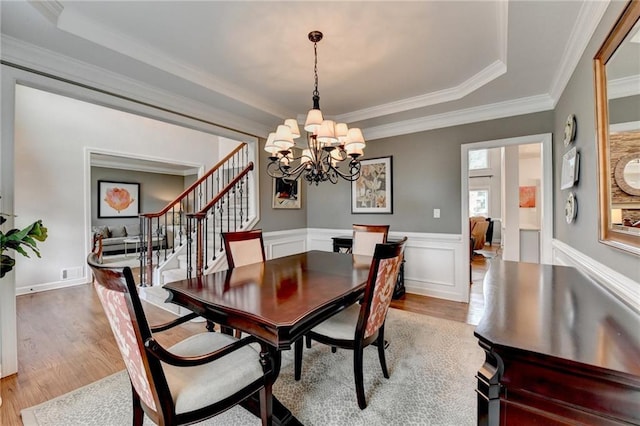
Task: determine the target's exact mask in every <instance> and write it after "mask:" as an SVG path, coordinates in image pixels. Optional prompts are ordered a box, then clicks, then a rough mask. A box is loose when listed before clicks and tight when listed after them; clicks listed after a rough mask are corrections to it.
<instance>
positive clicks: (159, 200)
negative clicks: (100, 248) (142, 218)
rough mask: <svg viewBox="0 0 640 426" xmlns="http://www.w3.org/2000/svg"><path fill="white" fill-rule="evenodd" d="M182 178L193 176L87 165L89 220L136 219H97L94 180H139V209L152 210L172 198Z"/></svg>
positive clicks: (181, 186)
mask: <svg viewBox="0 0 640 426" xmlns="http://www.w3.org/2000/svg"><path fill="white" fill-rule="evenodd" d="M185 179H189V181H193V177H183V176H177V175H168V174H162V173H149V172H137V171H133V170H120V169H112V168H106V167H91V224H92V225H115V224H125V223H138V219H134V218H127V219H100V218H98V204H97V203H98V200H97V193H98V180H108V181H115V182H132V183H139V184H140V195H141V197H140V212H141V213H153V212H157V211H159V210H161V209H162V208H163V207H165V206H166V205H167V204H168V203H169V202H170V201H171V200H173V199H175V198H176V197H177V196H178V195H180V193H181V192H182V191H184V188H185Z"/></svg>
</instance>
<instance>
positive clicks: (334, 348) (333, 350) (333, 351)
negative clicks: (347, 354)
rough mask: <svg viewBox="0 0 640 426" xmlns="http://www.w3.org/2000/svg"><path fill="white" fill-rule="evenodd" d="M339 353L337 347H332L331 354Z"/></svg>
mask: <svg viewBox="0 0 640 426" xmlns="http://www.w3.org/2000/svg"><path fill="white" fill-rule="evenodd" d="M337 351H338V348H336V347H335V346H331V353H333V354H335V353H336V352H337Z"/></svg>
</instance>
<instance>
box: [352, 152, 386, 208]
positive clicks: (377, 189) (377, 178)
mask: <svg viewBox="0 0 640 426" xmlns="http://www.w3.org/2000/svg"><path fill="white" fill-rule="evenodd" d="M392 159H393V157H392V156H389V157H380V158H368V159H366V160H361V161H360V166H361V169H360V177H358V179H356V180H355V181H353V182H351V213H387V214H390V213H393V180H392V170H391V167H392Z"/></svg>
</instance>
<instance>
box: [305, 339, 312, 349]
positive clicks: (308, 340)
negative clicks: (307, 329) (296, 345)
mask: <svg viewBox="0 0 640 426" xmlns="http://www.w3.org/2000/svg"><path fill="white" fill-rule="evenodd" d="M304 337H305V340H306V341H307V349H311V337H310V336H304Z"/></svg>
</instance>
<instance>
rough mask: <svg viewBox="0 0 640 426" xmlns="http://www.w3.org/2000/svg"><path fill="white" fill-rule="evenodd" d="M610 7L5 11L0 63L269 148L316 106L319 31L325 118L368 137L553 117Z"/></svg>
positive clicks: (93, 5)
mask: <svg viewBox="0 0 640 426" xmlns="http://www.w3.org/2000/svg"><path fill="white" fill-rule="evenodd" d="M607 4H608V2H607V1H509V2H507V1H412V2H400V1H385V2H368V1H349V2H327V1H322V2H313V1H297V2H296V1H294V2H284V1H192V2H185V1H124V2H113V1H81V2H72V1H53V2H24V1H18V2H12V1H11V2H6V1H3V2H2V3H1V8H2V9H1V12H2V13H1V14H2V21H1V25H2V27H1V29H2V38H3V40H2V42H3V44H2V58H3V60H5V61H8V62H15V63H21V64H28V58H27V56H28V55H27V54H26V53H25V52H34V51H38V52H41V50H40V49H39V48H44V49H46V51H47V52H54V53H55V54H56V55H57V57H60V55H63V56H62V57H63V58H72V59H74V60H76V61H81V62H80V63H81V64H83V66H84V65H86V64H88V65H90V66H97V67H101V68H104V69H107V70H109V71H112V72H114V73H117V74H119V75H121V76H125V77H128V78H130V79H133V80H136V81H139V82H141V84H143V85H145V86H153V87H156V88H159V89H161V90H163V91H166V92H170V93H172V94H174V95H178V96H180V97H184V98H189V99H191V100H193V101H197V102H200V103H202V104H203V105H207V106H208V107H212V108H215V109H218V110H221V111H224V112H225V113H226V114H227V115H226V116H227V117H239V118H238V120H236V121H235V123H245V124H246V128H245V129H241V130H245V131H247V130H250V131H253V132H255V133H256V134H258V135H259V136H265V135H266V133H268V132H269V131H273V129H275V126H276V125H277V124H278V123H279V122H280V121H281V120H282V119H284V118H287V117H291V116H298V117H302V115H303V114H305V113H306V111H307V110H308V109H309V108H310V107H311V96H312V91H313V44H312V43H311V42H310V41H309V40H308V38H307V34H308V33H309V31H311V30H320V31H322V32H323V33H324V39H323V40H322V41H321V42H320V43H318V74H319V92H320V106H321V109H322V110H323V113H324V114H325V116H332V117H334V118H336V119H337V120H339V121H346V122H348V123H352V124H355V123H357V124H358V125H359V126H360V127H362V128H363V131H364V133H365V137H366V138H368V139H372V138H379V137H384V136H390V135H393V134H401V133H407V132H409V131H418V130H427V129H429V128H434V127H443V126H447V125H454V124H461V123H464V122H471V121H476V120H479V119H488V118H499V117H502V116H509V115H517V114H522V113H527V112H535V111H542V110H549V109H552V108H553V107H554V106H555V103H556V101H557V99H558V97H559V96H560V94H561V92H562V90H563V89H564V86H565V85H566V82H567V81H568V78H569V77H570V75H571V73H572V72H573V69H574V68H575V65H576V64H577V61H578V59H579V58H580V56H581V55H582V52H583V51H584V48H585V47H586V44H587V42H588V41H589V39H590V37H591V34H592V32H593V30H594V29H595V27H596V25H597V23H598V22H599V20H600V18H601V17H602V14H603V13H604V10H605V9H606V7H607ZM36 47H37V48H36ZM80 63H79V64H80ZM222 119H223V120H224V117H223V118H222ZM229 122H234V120H231V119H229ZM220 124H225V125H227V124H228V123H223V122H220Z"/></svg>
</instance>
